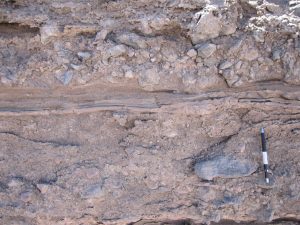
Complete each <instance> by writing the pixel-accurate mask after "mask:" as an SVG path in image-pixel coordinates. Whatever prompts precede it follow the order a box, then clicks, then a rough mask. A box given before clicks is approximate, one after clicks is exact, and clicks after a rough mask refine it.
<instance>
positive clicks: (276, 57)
mask: <svg viewBox="0 0 300 225" xmlns="http://www.w3.org/2000/svg"><path fill="white" fill-rule="evenodd" d="M280 58H281V51H280V50H275V51H273V52H272V59H273V60H274V61H277V60H279V59H280Z"/></svg>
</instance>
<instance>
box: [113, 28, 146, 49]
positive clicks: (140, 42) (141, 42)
mask: <svg viewBox="0 0 300 225" xmlns="http://www.w3.org/2000/svg"><path fill="white" fill-rule="evenodd" d="M116 41H117V42H119V43H122V44H124V45H128V46H130V47H132V48H135V49H138V48H146V47H147V43H146V41H145V39H144V38H143V37H141V36H139V35H137V34H135V33H129V32H126V33H123V34H120V35H118V36H117V37H116Z"/></svg>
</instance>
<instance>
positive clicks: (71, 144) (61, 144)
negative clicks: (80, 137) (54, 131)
mask: <svg viewBox="0 0 300 225" xmlns="http://www.w3.org/2000/svg"><path fill="white" fill-rule="evenodd" d="M0 134H4V135H12V136H15V137H17V138H20V139H23V140H25V141H30V142H33V143H36V144H47V145H52V146H53V147H79V146H80V145H79V144H77V143H63V142H59V141H42V140H36V139H30V138H25V137H23V136H21V135H19V134H17V133H15V132H11V131H1V132H0Z"/></svg>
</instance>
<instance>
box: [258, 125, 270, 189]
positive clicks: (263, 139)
mask: <svg viewBox="0 0 300 225" xmlns="http://www.w3.org/2000/svg"><path fill="white" fill-rule="evenodd" d="M260 135H261V145H262V154H263V163H264V171H265V179H266V183H267V184H268V183H270V180H269V165H268V164H269V162H268V152H267V145H266V137H265V130H264V128H261V131H260Z"/></svg>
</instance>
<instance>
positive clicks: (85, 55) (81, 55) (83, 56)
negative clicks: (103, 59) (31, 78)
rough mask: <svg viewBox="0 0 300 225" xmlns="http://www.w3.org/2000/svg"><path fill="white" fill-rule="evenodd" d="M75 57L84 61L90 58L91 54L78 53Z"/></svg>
mask: <svg viewBox="0 0 300 225" xmlns="http://www.w3.org/2000/svg"><path fill="white" fill-rule="evenodd" d="M77 55H78V57H79V58H81V59H84V60H86V59H89V58H91V56H92V54H91V53H89V52H78V53H77Z"/></svg>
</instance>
